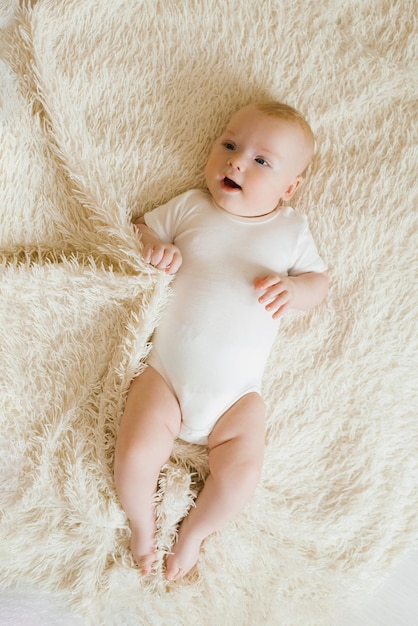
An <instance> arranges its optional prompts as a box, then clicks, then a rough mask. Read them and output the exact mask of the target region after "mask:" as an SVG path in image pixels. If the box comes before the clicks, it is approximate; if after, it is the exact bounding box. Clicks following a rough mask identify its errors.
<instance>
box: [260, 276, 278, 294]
mask: <svg viewBox="0 0 418 626" xmlns="http://www.w3.org/2000/svg"><path fill="white" fill-rule="evenodd" d="M278 283H280V276H277V274H269V275H268V276H259V277H258V278H256V279H255V281H254V289H256V290H257V291H261V290H262V289H268V288H269V287H272V286H273V285H276V284H278Z"/></svg>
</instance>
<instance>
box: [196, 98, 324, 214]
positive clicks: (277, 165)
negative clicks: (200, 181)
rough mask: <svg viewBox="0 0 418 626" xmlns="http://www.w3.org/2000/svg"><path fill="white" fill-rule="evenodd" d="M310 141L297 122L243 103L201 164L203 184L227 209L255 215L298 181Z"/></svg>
mask: <svg viewBox="0 0 418 626" xmlns="http://www.w3.org/2000/svg"><path fill="white" fill-rule="evenodd" d="M311 158H312V146H311V145H310V144H309V141H308V140H307V138H306V137H305V134H304V132H303V130H302V129H301V128H300V126H299V125H298V124H297V123H296V122H293V121H288V120H282V119H278V118H275V117H272V116H270V115H267V114H266V113H263V112H261V111H258V110H257V109H256V108H255V106H253V105H248V106H246V107H244V108H243V109H241V110H240V111H238V113H236V114H235V115H234V116H233V117H232V118H231V120H230V122H229V124H228V126H227V128H226V130H225V132H224V133H223V134H222V135H221V137H219V139H217V141H216V142H215V144H214V146H213V149H212V152H211V154H210V156H209V160H208V163H207V166H206V184H207V186H208V189H209V191H210V193H211V194H212V197H213V199H214V200H215V202H216V203H217V204H218V205H219V206H220V207H221V208H222V209H224V210H225V211H227V212H228V213H232V214H233V215H241V216H243V217H257V216H260V215H265V214H267V213H270V212H271V211H274V209H275V208H276V207H277V205H278V204H279V201H280V200H288V199H289V198H290V197H291V196H292V195H293V193H294V192H295V191H296V189H297V188H298V186H299V184H300V183H301V180H302V178H301V176H300V174H301V172H303V170H304V169H305V167H306V166H307V165H308V163H309V161H310V160H311Z"/></svg>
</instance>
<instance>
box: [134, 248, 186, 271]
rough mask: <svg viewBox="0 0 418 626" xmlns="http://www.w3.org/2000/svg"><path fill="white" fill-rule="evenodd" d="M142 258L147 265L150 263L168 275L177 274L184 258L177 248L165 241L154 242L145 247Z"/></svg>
mask: <svg viewBox="0 0 418 626" xmlns="http://www.w3.org/2000/svg"><path fill="white" fill-rule="evenodd" d="M142 256H143V258H144V261H145V262H146V263H150V264H151V265H153V266H154V267H156V268H157V269H159V270H164V271H165V273H166V274H175V273H176V272H177V270H178V269H179V267H180V265H181V264H182V261H183V259H182V256H181V252H180V250H179V249H178V248H177V246H175V245H173V244H172V243H166V242H164V241H152V242H148V243H146V244H145V245H144V250H143V252H142Z"/></svg>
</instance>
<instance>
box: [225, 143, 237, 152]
mask: <svg viewBox="0 0 418 626" xmlns="http://www.w3.org/2000/svg"><path fill="white" fill-rule="evenodd" d="M224 146H225V148H226V149H227V150H235V146H234V144H233V143H231V142H230V141H225V143H224Z"/></svg>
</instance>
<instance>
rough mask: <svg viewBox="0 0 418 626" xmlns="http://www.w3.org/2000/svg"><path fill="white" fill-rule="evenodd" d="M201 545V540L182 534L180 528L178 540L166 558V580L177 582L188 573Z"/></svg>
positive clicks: (195, 561) (194, 562) (185, 533)
mask: <svg viewBox="0 0 418 626" xmlns="http://www.w3.org/2000/svg"><path fill="white" fill-rule="evenodd" d="M201 544H202V539H200V538H197V537H195V536H193V535H188V534H187V532H185V531H183V532H182V526H181V527H180V531H179V536H178V539H177V541H176V543H175V544H174V546H173V548H172V550H171V553H170V554H169V555H168V556H167V565H166V572H165V576H166V578H167V580H170V581H174V580H179V579H180V578H183V576H185V575H186V574H187V573H188V572H190V570H191V569H192V567H193V566H194V565H196V563H197V561H198V558H199V553H200V546H201Z"/></svg>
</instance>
